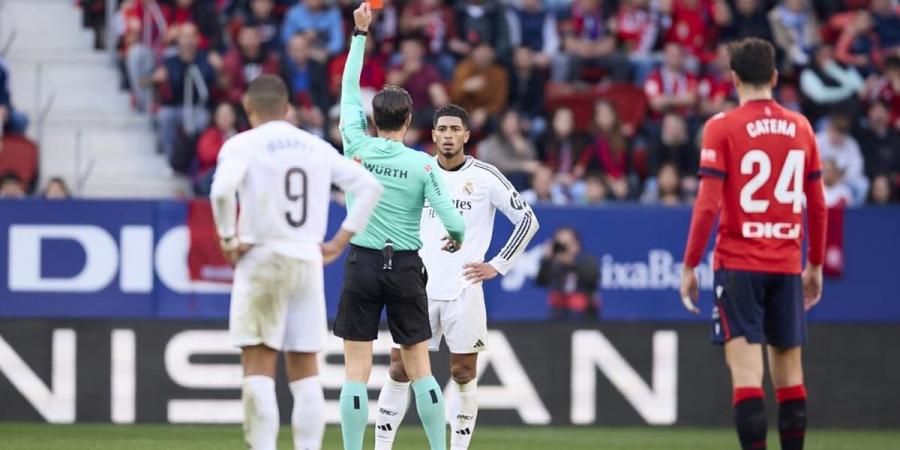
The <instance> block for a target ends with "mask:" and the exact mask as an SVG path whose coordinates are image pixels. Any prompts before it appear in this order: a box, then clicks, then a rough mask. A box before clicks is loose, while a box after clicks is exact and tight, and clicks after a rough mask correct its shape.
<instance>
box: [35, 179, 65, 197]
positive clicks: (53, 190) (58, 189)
mask: <svg viewBox="0 0 900 450" xmlns="http://www.w3.org/2000/svg"><path fill="white" fill-rule="evenodd" d="M41 197H43V198H45V199H47V200H67V199H70V198H72V193H71V192H70V191H69V186H68V185H66V180H63V179H62V178H60V177H53V178H51V179H49V180H47V185H46V186H44V192H43V193H41Z"/></svg>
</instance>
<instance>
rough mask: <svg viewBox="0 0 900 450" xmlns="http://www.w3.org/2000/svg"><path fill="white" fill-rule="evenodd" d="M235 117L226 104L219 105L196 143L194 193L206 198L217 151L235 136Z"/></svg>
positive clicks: (229, 105)
mask: <svg viewBox="0 0 900 450" xmlns="http://www.w3.org/2000/svg"><path fill="white" fill-rule="evenodd" d="M236 124H237V115H236V114H235V111H234V107H233V106H231V104H229V103H227V102H222V103H219V106H217V107H216V112H215V115H214V116H213V124H212V126H211V127H209V128H207V129H206V131H204V132H203V134H201V135H200V139H199V140H198V141H197V166H198V167H197V175H196V177H195V178H194V193H195V194H196V195H198V196H208V195H209V187H210V185H211V184H212V177H213V173H214V172H215V168H216V161H217V160H218V158H219V150H221V149H222V145H224V144H225V141H227V140H228V138H230V137H232V136H234V135H235V134H237V129H236V128H235V126H236Z"/></svg>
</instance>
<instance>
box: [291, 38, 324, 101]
mask: <svg viewBox="0 0 900 450" xmlns="http://www.w3.org/2000/svg"><path fill="white" fill-rule="evenodd" d="M310 50H311V48H310V44H309V38H308V37H307V36H306V35H305V34H303V33H298V34H295V35H294V36H293V37H292V38H291V40H290V41H288V45H287V50H286V52H285V53H286V57H285V58H284V59H282V63H281V77H282V78H283V79H284V81H285V83H286V84H287V87H288V90H289V91H290V93H291V103H293V104H295V105H302V106H315V107H317V108H319V109H320V110H321V111H322V112H323V113H326V112H328V110H329V108H330V107H331V97H330V95H329V87H328V73H327V71H326V69H325V66H323V65H322V63H320V62H319V61H316V60H315V59H312V58H311V57H310Z"/></svg>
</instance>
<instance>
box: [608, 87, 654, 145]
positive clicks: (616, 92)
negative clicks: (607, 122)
mask: <svg viewBox="0 0 900 450" xmlns="http://www.w3.org/2000/svg"><path fill="white" fill-rule="evenodd" d="M600 96H601V98H604V99H606V100H609V101H610V102H612V104H613V105H615V106H616V110H617V111H618V112H619V118H620V119H621V121H622V124H623V125H627V126H628V127H629V129H631V130H632V134H633V133H634V132H635V131H637V130H638V129H639V128H640V127H641V122H642V121H643V119H644V115H645V114H646V113H647V96H646V95H644V90H643V89H641V88H640V87H638V86H637V85H634V84H631V83H613V84H609V85H607V86H606V87H605V88H603V90H602V92H601V94H600Z"/></svg>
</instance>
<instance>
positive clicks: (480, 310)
mask: <svg viewBox="0 0 900 450" xmlns="http://www.w3.org/2000/svg"><path fill="white" fill-rule="evenodd" d="M428 315H429V318H430V319H431V341H430V342H429V343H428V347H429V349H430V350H431V351H433V352H436V351H438V349H439V348H440V346H441V337H442V336H443V338H444V340H446V341H447V348H449V349H450V353H457V354H466V353H477V352H481V351H484V350H487V313H486V312H485V310H484V290H483V289H482V288H481V283H479V284H476V285H470V286H467V287H466V288H465V289H463V291H462V293H461V294H460V295H459V298H457V299H456V300H451V301H445V300H430V299H429V300H428Z"/></svg>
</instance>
